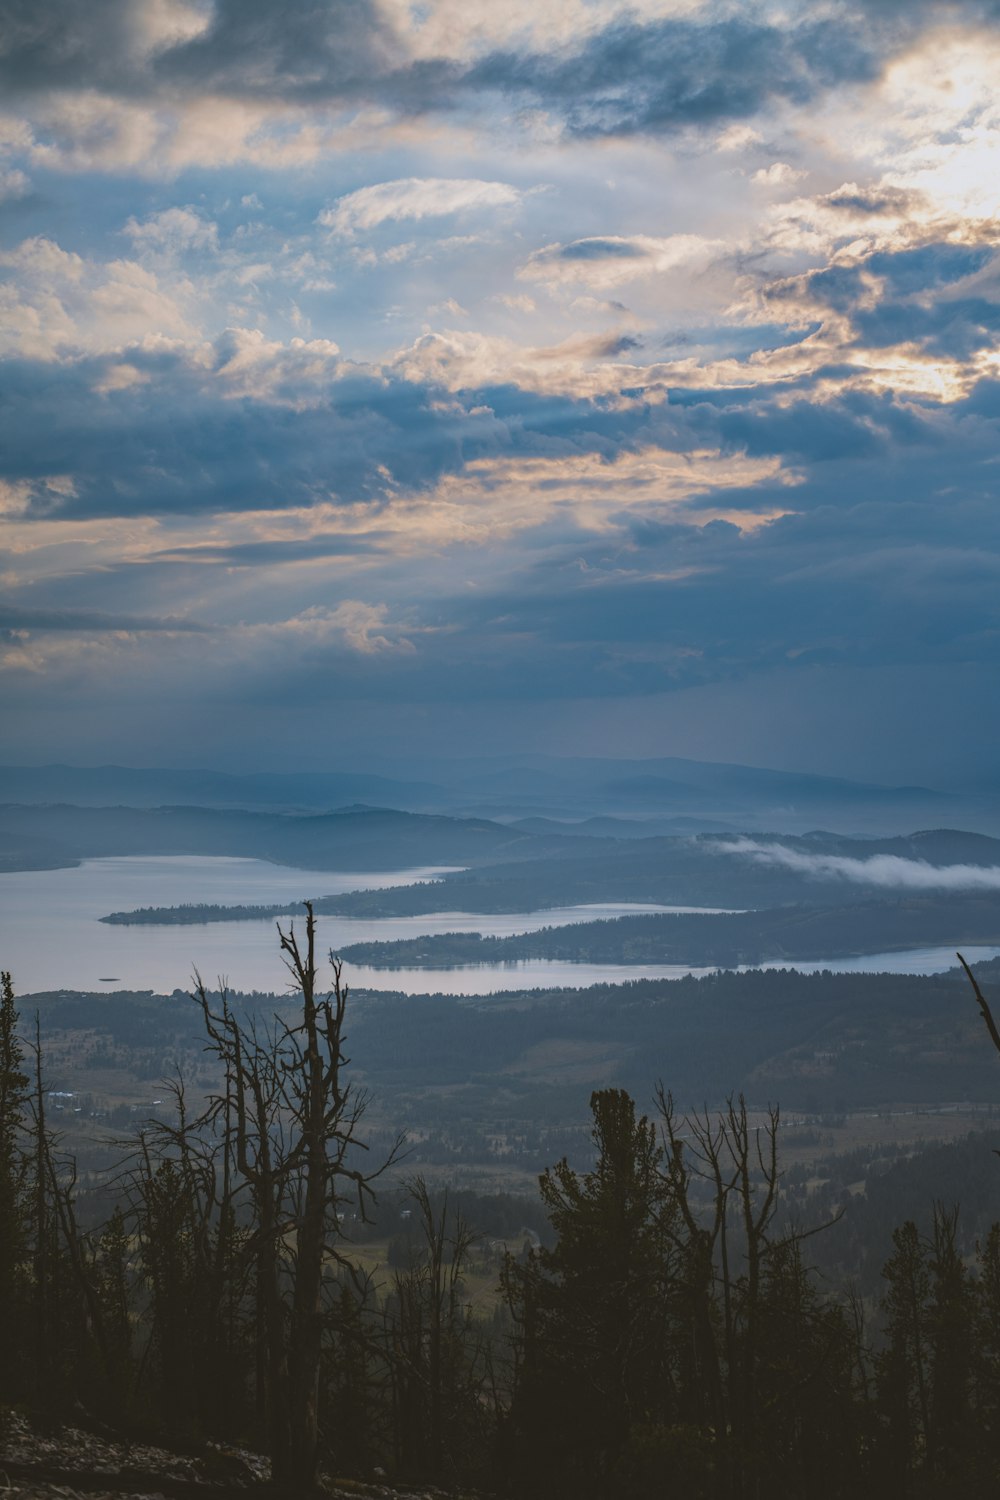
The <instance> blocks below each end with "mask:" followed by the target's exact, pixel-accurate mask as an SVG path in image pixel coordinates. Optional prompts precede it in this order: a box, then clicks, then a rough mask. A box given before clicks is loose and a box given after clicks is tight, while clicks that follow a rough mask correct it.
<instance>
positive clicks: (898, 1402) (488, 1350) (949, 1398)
mask: <svg viewBox="0 0 1000 1500" xmlns="http://www.w3.org/2000/svg"><path fill="white" fill-rule="evenodd" d="M281 944H282V948H283V951H284V954H285V958H286V961H287V962H288V965H289V968H290V970H291V972H292V974H293V976H294V978H295V980H296V983H297V986H298V990H299V996H300V1002H301V1003H300V1007H299V1009H298V1011H297V1014H296V1015H295V1017H294V1018H293V1019H291V1020H286V1019H277V1020H274V1021H273V1022H271V1023H266V1022H265V1021H264V1020H262V1019H261V1018H254V1017H252V1016H245V1015H238V1014H236V1013H235V1012H234V1011H233V1009H232V1008H231V1006H230V1004H229V1002H228V1001H227V998H226V996H225V995H224V994H223V995H222V996H221V998H220V999H219V1000H218V1002H216V1000H215V998H214V997H213V996H210V995H209V994H208V992H207V991H206V990H205V989H204V988H201V987H200V988H199V990H198V999H199V1002H200V1005H201V1011H202V1021H203V1024H204V1028H205V1037H206V1045H207V1047H208V1049H209V1050H210V1051H211V1052H212V1053H213V1054H214V1056H215V1058H216V1060H217V1062H218V1064H219V1069H220V1074H221V1076H222V1078H223V1080H224V1083H223V1086H222V1087H221V1088H220V1089H219V1091H218V1093H217V1094H216V1095H215V1096H214V1097H212V1098H210V1099H209V1100H208V1101H207V1102H203V1103H200V1104H199V1107H198V1109H197V1110H196V1111H194V1110H192V1109H191V1108H189V1106H188V1103H187V1101H186V1100H185V1098H184V1092H183V1088H182V1086H181V1085H180V1084H178V1085H177V1087H176V1089H175V1102H176V1106H177V1107H176V1111H175V1113H174V1117H173V1118H172V1119H171V1120H170V1121H169V1122H152V1123H150V1124H149V1125H148V1126H146V1127H144V1128H142V1129H141V1130H140V1131H139V1132H138V1134H137V1135H136V1137H135V1139H134V1140H133V1141H132V1143H131V1146H130V1148H129V1150H128V1152H127V1154H126V1156H125V1158H124V1159H123V1161H122V1163H121V1165H120V1167H119V1169H118V1171H117V1175H116V1177H115V1180H114V1194H115V1198H116V1202H115V1204H114V1207H113V1211H111V1212H110V1215H109V1216H106V1218H105V1221H104V1222H103V1223H102V1224H101V1225H98V1226H96V1227H89V1226H88V1227H84V1219H85V1217H86V1215H85V1214H84V1213H83V1212H82V1211H81V1210H82V1205H83V1204H84V1200H85V1197H86V1195H85V1194H84V1193H83V1192H82V1190H81V1191H78V1190H77V1184H76V1181H75V1175H74V1170H73V1166H72V1163H71V1162H68V1161H66V1160H64V1159H62V1158H61V1156H60V1153H59V1150H58V1143H57V1141H56V1139H55V1138H54V1136H53V1134H52V1132H51V1129H50V1126H49V1122H48V1120H47V1118H46V1093H45V1087H44V1076H43V1067H44V1059H43V1058H42V1057H41V1056H40V1049H38V1048H35V1049H32V1048H31V1047H30V1046H27V1045H25V1044H24V1043H22V1042H21V1041H20V1040H19V1037H18V1032H17V1020H18V1018H17V1013H16V1007H15V998H14V993H13V987H12V984H11V980H10V976H9V975H4V980H3V993H2V999H0V1328H2V1329H3V1331H4V1337H3V1340H2V1342H0V1403H7V1404H11V1403H23V1404H25V1405H26V1406H28V1407H29V1408H31V1409H33V1410H35V1411H37V1412H40V1413H44V1414H46V1415H48V1416H50V1417H52V1418H56V1419H57V1418H59V1417H60V1416H65V1415H70V1414H72V1415H73V1417H74V1419H75V1420H76V1421H79V1420H80V1416H81V1408H82V1410H83V1412H84V1413H85V1414H86V1415H88V1416H89V1417H90V1418H91V1419H92V1420H94V1421H97V1422H101V1423H103V1424H109V1425H113V1426H114V1427H115V1428H116V1429H118V1430H120V1431H122V1432H123V1433H132V1434H141V1435H143V1436H146V1437H148V1436H151V1435H155V1436H156V1437H157V1438H159V1439H160V1440H161V1441H167V1442H174V1443H179V1444H188V1445H189V1444H191V1443H197V1442H202V1441H204V1440H207V1439H209V1438H212V1439H219V1440H223V1441H227V1442H233V1443H242V1444H245V1445H248V1446H250V1447H255V1448H260V1449H263V1450H265V1451H267V1452H268V1453H269V1454H270V1457H271V1461H272V1472H273V1484H274V1487H275V1488H276V1489H278V1490H283V1491H286V1492H292V1491H294V1492H295V1493H301V1492H303V1491H304V1490H307V1489H309V1488H310V1487H312V1485H313V1484H314V1482H315V1480H316V1476H317V1473H318V1472H320V1471H327V1472H330V1473H334V1474H338V1475H343V1476H350V1475H355V1476H358V1477H365V1476H369V1475H370V1474H371V1473H372V1471H373V1470H374V1469H375V1468H376V1466H380V1467H382V1468H384V1469H385V1470H387V1471H388V1472H389V1474H390V1475H391V1476H393V1477H394V1478H397V1479H420V1480H423V1481H428V1482H430V1481H434V1482H437V1483H440V1484H446V1485H449V1484H450V1485H457V1484H463V1483H464V1484H475V1485H477V1486H479V1487H480V1488H482V1489H486V1490H493V1491H498V1492H500V1493H509V1494H515V1495H537V1496H545V1497H549V1496H551V1497H561V1496H566V1497H570V1496H572V1497H580V1500H597V1497H601V1500H614V1497H622V1500H624V1497H630V1500H644V1497H649V1500H653V1497H662V1496H664V1495H668V1494H673V1493H677V1494H682V1495H685V1496H687V1497H691V1500H716V1497H718V1500H722V1497H725V1500H735V1497H739V1500H749V1497H754V1500H756V1497H762V1496H765V1495H768V1496H777V1497H789V1500H792V1497H799V1496H805V1495H811V1496H819V1497H831V1500H833V1497H842V1496H845V1497H846V1496H857V1495H884V1496H899V1497H909V1496H912V1497H947V1496H956V1497H957V1496H960V1495H961V1496H987V1495H995V1494H996V1493H998V1492H1000V1226H994V1227H993V1229H992V1230H990V1232H989V1233H988V1234H987V1235H986V1236H985V1237H984V1239H983V1240H982V1242H981V1243H980V1244H979V1246H978V1247H977V1252H976V1254H975V1256H974V1257H963V1255H962V1254H961V1253H960V1249H959V1241H958V1210H957V1208H953V1207H951V1206H949V1205H943V1204H938V1205H937V1206H936V1207H935V1209H934V1214H933V1227H932V1231H931V1233H930V1234H929V1235H927V1236H924V1235H921V1234H920V1233H919V1232H918V1230H917V1228H916V1227H915V1225H914V1224H913V1223H909V1222H908V1223H904V1224H902V1225H901V1226H900V1227H899V1228H898V1229H897V1230H896V1231H895V1232H894V1234H893V1251H892V1254H891V1256H890V1258H889V1260H888V1261H887V1263H886V1265H885V1267H884V1271H883V1275H882V1282H881V1288H880V1292H879V1295H878V1297H876V1298H871V1299H868V1300H867V1301H863V1300H862V1299H861V1297H860V1296H859V1295H857V1294H856V1293H855V1294H852V1293H851V1291H850V1290H849V1289H847V1288H842V1287H834V1286H831V1285H829V1284H822V1283H820V1282H819V1281H818V1279H817V1278H816V1277H815V1276H814V1275H813V1274H812V1273H811V1272H810V1269H809V1248H810V1235H811V1233H812V1232H813V1231H810V1233H809V1234H807V1233H805V1232H797V1231H796V1230H795V1229H790V1228H788V1220H787V1217H786V1216H784V1215H781V1214H779V1206H780V1199H781V1192H780V1181H779V1178H780V1171H779V1164H778V1157H777V1131H778V1116H777V1112H776V1111H774V1112H771V1113H770V1114H769V1115H768V1116H767V1117H766V1118H765V1119H764V1121H763V1123H762V1124H761V1125H759V1126H757V1125H755V1124H754V1123H753V1121H752V1119H751V1117H750V1115H749V1114H748V1111H747V1108H746V1106H745V1104H744V1102H743V1100H742V1099H739V1100H732V1101H730V1103H729V1104H728V1105H727V1107H726V1108H725V1109H724V1110H723V1111H722V1112H721V1113H719V1114H717V1115H712V1114H709V1113H707V1112H706V1113H705V1114H703V1115H694V1116H690V1115H689V1116H685V1117H681V1116H679V1115H678V1113H677V1111H676V1110H675V1108H674V1105H673V1101H672V1099H671V1097H670V1095H669V1094H668V1093H666V1092H664V1091H663V1090H662V1089H661V1090H660V1091H659V1093H658V1112H657V1117H656V1118H654V1119H652V1120H651V1119H648V1118H647V1117H645V1116H638V1115H637V1111H636V1107H635V1104H634V1102H633V1100H632V1099H631V1098H630V1096H629V1095H628V1094H627V1093H626V1092H625V1091H624V1090H620V1089H610V1088H609V1089H604V1090H601V1091H599V1092H597V1093H595V1094H594V1095H593V1097H592V1100H591V1107H592V1113H593V1141H594V1150H595V1157H594V1166H593V1169H592V1170H591V1171H588V1172H577V1171H576V1170H574V1169H573V1168H572V1167H570V1165H569V1164H568V1163H567V1162H566V1161H565V1160H563V1161H561V1162H559V1163H558V1164H557V1165H556V1166H554V1167H552V1168H550V1169H549V1170H547V1171H546V1172H545V1173H544V1174H543V1175H542V1177H541V1179H540V1192H541V1198H542V1202H543V1205H544V1207H545V1209H546V1210H547V1213H548V1216H549V1220H550V1223H551V1226H552V1240H551V1243H550V1244H548V1245H541V1246H538V1247H537V1248H535V1249H534V1250H532V1249H530V1248H528V1247H525V1249H524V1250H523V1251H522V1252H521V1253H520V1254H518V1255H516V1256H508V1257H507V1258H506V1261H505V1263H504V1267H503V1270H502V1274H501V1277H500V1288H499V1295H498V1299H497V1301H496V1304H495V1311H493V1312H491V1313H488V1314H487V1315H485V1316H479V1317H477V1316H475V1315H474V1314H473V1312H472V1310H471V1309H470V1307H469V1305H468V1302H467V1298H466V1295H465V1287H464V1277H465V1275H466V1272H467V1269H468V1267H469V1264H470V1261H471V1258H472V1256H473V1254H474V1251H475V1245H476V1233H475V1229H474V1226H471V1225H470V1224H469V1223H467V1222H465V1220H464V1219H463V1217H462V1215H461V1213H459V1212H456V1211H454V1209H453V1207H451V1206H450V1205H449V1201H448V1197H447V1194H435V1193H432V1192H431V1191H430V1190H429V1189H428V1187H427V1186H426V1184H424V1183H423V1182H422V1181H420V1180H417V1181H415V1182H414V1183H412V1184H411V1187H410V1192H411V1196H412V1210H411V1212H412V1217H413V1223H414V1225H415V1226H416V1233H415V1235H414V1239H413V1246H414V1248H413V1250H412V1253H409V1254H408V1255H406V1256H402V1257H401V1256H399V1255H398V1254H397V1255H396V1256H394V1257H392V1258H391V1259H392V1260H394V1261H396V1262H398V1261H400V1260H402V1262H403V1263H402V1264H395V1265H394V1266H390V1267H389V1268H388V1269H386V1270H385V1271H384V1272H381V1273H379V1274H378V1275H369V1274H365V1273H364V1272H362V1271H361V1270H360V1269H359V1267H358V1264H357V1263H356V1260H355V1259H352V1246H351V1242H350V1237H349V1226H350V1224H351V1222H352V1215H356V1216H358V1217H359V1218H360V1219H363V1218H364V1217H365V1215H366V1214H367V1213H368V1211H369V1210H370V1208H371V1206H372V1204H373V1202H374V1193H375V1190H376V1186H377V1182H378V1179H379V1177H380V1176H382V1175H383V1174H384V1173H385V1171H386V1170H387V1169H388V1168H389V1167H391V1166H392V1165H393V1163H394V1161H395V1159H396V1155H397V1153H395V1152H394V1151H391V1150H390V1151H389V1153H388V1154H387V1156H386V1157H385V1158H384V1159H382V1160H378V1161H375V1162H370V1161H369V1160H368V1159H367V1153H366V1151H365V1148H364V1140H363V1137H362V1134H361V1124H362V1118H363V1114H364V1108H365V1098H364V1095H363V1093H361V1092H359V1091H358V1090H357V1089H356V1088H355V1087H354V1085H353V1084H352V1082H351V1080H350V1077H349V1075H348V1072H347V1068H348V1060H347V1058H346V1057H345V1054H344V1042H345V1030H344V1026H345V1018H346V991H345V990H344V988H343V987H342V985H341V981H340V970H339V965H338V964H337V963H336V962H334V965H333V988H332V991H331V993H330V994H329V995H326V994H325V993H324V992H321V991H320V988H319V984H318V975H317V968H316V963H315V931H314V923H313V914H312V911H311V910H309V912H308V917H307V923H306V931H305V938H304V942H303V943H301V944H300V942H299V939H298V938H297V936H296V934H295V933H294V931H293V930H291V929H290V930H289V931H288V932H287V933H282V934H281ZM32 1054H34V1055H32ZM998 1170H1000V1167H998Z"/></svg>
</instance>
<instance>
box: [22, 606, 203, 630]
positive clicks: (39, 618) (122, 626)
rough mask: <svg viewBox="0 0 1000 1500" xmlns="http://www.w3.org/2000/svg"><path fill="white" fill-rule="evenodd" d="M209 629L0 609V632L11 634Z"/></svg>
mask: <svg viewBox="0 0 1000 1500" xmlns="http://www.w3.org/2000/svg"><path fill="white" fill-rule="evenodd" d="M210 628H211V627H209V626H207V625H203V624H200V623H199V622H198V621H197V620H183V619H169V618H168V619H156V618H154V617H152V616H147V615H113V614H102V613H100V612H99V611H97V610H81V609H30V608H20V607H18V606H0V630H14V631H30V632H35V631H39V630H43V631H51V630H57V631H74V632H76V631H80V632H83V633H90V632H93V631H99V632H105V631H127V632H129V633H132V632H134V631H164V632H167V633H169V634H173V633H175V632H177V631H181V632H194V633H195V634H204V633H205V632H206V631H208V630H209V629H210Z"/></svg>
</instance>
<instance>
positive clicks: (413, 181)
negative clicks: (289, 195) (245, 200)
mask: <svg viewBox="0 0 1000 1500" xmlns="http://www.w3.org/2000/svg"><path fill="white" fill-rule="evenodd" d="M521 196H522V195H521V193H520V192H519V191H518V189H517V188H515V187H511V185H510V184H509V183H506V182H484V181H482V180H480V179H479V178H474V177H405V178H401V179H399V180H398V181H395V182H379V183H374V184H372V186H371V187H363V188H358V189H357V190H356V191H355V192H353V193H345V194H344V196H343V197H342V198H338V200H337V202H336V203H335V204H333V205H332V206H331V207H330V208H325V209H324V210H323V212H322V213H321V214H320V216H319V222H320V223H321V224H323V225H324V226H325V227H326V228H328V229H332V230H333V231H334V232H335V233H337V234H355V233H358V232H359V231H362V230H366V229H376V228H378V226H379V225H381V224H386V223H390V222H394V221H398V220H401V219H440V218H444V217H445V216H446V215H449V214H457V213H466V212H470V211H475V210H477V209H489V208H508V207H511V206H512V205H514V204H516V203H519V202H520V201H521Z"/></svg>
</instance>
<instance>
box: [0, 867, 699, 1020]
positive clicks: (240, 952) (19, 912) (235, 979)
mask: <svg viewBox="0 0 1000 1500" xmlns="http://www.w3.org/2000/svg"><path fill="white" fill-rule="evenodd" d="M447 868H451V867H436V868H435V867H425V868H421V869H410V870H391V871H383V872H380V873H378V874H372V873H371V872H366V873H364V874H330V873H329V872H326V871H316V870H297V869H292V868H290V867H288V866H287V865H272V864H268V863H266V862H265V861H263V860H255V859H230V858H220V857H211V856H206V855H170V856H166V855H165V856H160V857H155V858H147V857H145V856H143V857H128V858H116V859H89V860H85V861H84V862H83V863H82V864H80V865H78V866H76V867H75V868H73V869H66V870H30V871H26V872H18V873H16V874H8V873H3V874H0V967H2V968H5V969H10V970H11V972H12V973H13V975H14V984H15V988H16V989H17V991H18V992H19V993H20V994H29V993H31V992H32V991H37V990H52V989H81V990H89V989H101V988H106V989H108V990H112V989H118V988H121V989H146V990H156V991H164V992H166V993H170V992H171V991H172V990H174V989H187V988H188V987H189V985H190V982H191V974H192V971H193V969H195V968H197V969H198V971H199V972H200V973H201V975H202V977H203V978H204V979H205V981H206V982H207V983H214V982H215V980H216V979H217V977H218V976H220V975H225V976H226V978H227V979H228V981H229V983H230V985H232V987H233V988H234V989H242V990H255V989H256V990H281V989H283V988H284V986H285V983H286V981H287V977H288V976H287V972H286V970H285V968H284V966H283V964H282V962H281V958H280V956H279V953H278V944H277V940H276V936H275V929H274V922H273V921H271V920H269V919H268V920H264V921H260V922H210V923H204V924H198V925H192V926H183V927H109V926H108V925H107V924H106V923H104V922H101V921H100V920H99V918H101V917H103V916H106V915H107V914H108V912H112V911H128V910H131V909H132V908H134V907H137V906H178V905H180V904H182V903H187V902H192V903H197V902H205V903H208V904H212V905H220V906H235V905H256V904H265V903H269V902H293V901H301V900H304V899H305V898H306V897H313V896H332V895H337V894H340V893H341V892H343V891H356V890H381V889H384V888H385V887H386V886H390V885H406V884H412V883H414V882H417V881H422V880H431V879H435V878H437V877H438V876H440V875H442V874H444V873H445V871H446V869H447ZM682 910H690V908H686V907H665V906H652V905H640V904H637V903H631V904H629V903H619V904H604V905H594V906H577V907H562V908H559V909H555V910H551V911H540V912H514V913H503V914H502V915H496V916H489V915H482V914H473V915H470V914H468V913H461V912H439V913H435V914H434V915H432V916H420V917H386V918H381V919H377V920H372V919H368V920H363V921H361V920H356V919H353V918H344V917H321V918H319V920H318V929H319V938H320V941H321V943H322V948H323V951H324V952H325V951H326V950H328V949H329V948H340V947H346V945H347V944H348V943H359V942H371V941H377V940H379V939H386V940H392V939H393V938H403V937H419V936H420V935H421V934H425V933H438V932H483V933H489V934H491V935H495V936H497V937H506V936H508V935H511V936H512V935H514V934H515V933H520V932H531V931H533V930H535V929H536V928H539V927H560V926H565V925H567V924H568V923H570V922H581V921H592V920H593V919H594V918H596V917H618V916H627V915H628V914H630V913H636V912H656V911H660V912H662V911H682ZM668 967H669V966H668ZM584 970H586V971H587V973H588V974H590V973H593V975H595V976H596V977H594V978H589V977H582V975H583V971H584ZM564 971H565V973H567V974H569V975H572V976H573V977H572V979H571V980H569V981H568V982H575V983H588V984H592V983H597V982H598V978H600V976H601V975H603V974H604V973H605V972H607V973H609V974H611V973H613V974H615V975H618V976H619V977H620V975H621V973H624V974H625V977H633V978H639V977H645V974H646V971H645V970H643V972H642V975H640V973H639V971H638V970H635V971H633V970H632V969H630V968H628V969H624V968H623V966H621V965H605V966H602V965H580V964H564V963H560V964H547V963H544V962H540V963H529V964H527V965H521V966H514V965H509V966H505V967H503V968H502V969H499V968H498V969H497V970H496V971H493V970H485V969H480V968H474V969H466V970H454V969H445V970H441V971H436V970H427V969H420V970H416V971H413V972H414V975H415V977H414V979H413V982H412V983H410V982H409V981H408V979H406V978H405V976H406V974H407V973H408V971H400V972H396V971H392V972H391V974H390V973H389V972H387V971H386V970H375V969H369V968H363V967H361V966H359V965H352V966H350V968H349V970H348V972H349V975H350V982H351V983H352V984H355V985H358V986H361V985H366V986H370V987H372V988H392V989H403V988H406V989H407V990H409V991H411V992H413V991H416V992H423V991H427V990H434V989H441V990H443V991H448V992H453V991H454V992H463V991H464V992H465V993H470V994H472V993H488V992H489V991H490V990H491V989H504V988H506V989H515V988H520V987H521V986H522V985H524V984H530V985H532V986H533V985H535V984H539V985H545V984H550V985H556V984H562V983H563V982H564V979H563V973H564ZM494 972H496V973H499V975H500V981H499V982H498V981H496V980H494V982H493V983H489V984H484V983H481V982H478V981H481V980H482V979H483V978H484V975H486V977H488V975H489V974H490V973H494ZM663 972H664V970H663V968H662V967H660V968H657V967H652V968H650V969H649V974H650V975H659V974H661V973H663ZM678 972H681V973H686V972H687V970H679V971H678ZM515 973H516V974H517V975H519V976H530V977H517V978H515V977H514V976H515ZM459 974H462V975H463V976H464V979H463V983H462V984H459V983H458V982H457V977H458V975H459ZM549 974H551V975H552V977H546V976H548V975H549ZM536 976H537V977H536Z"/></svg>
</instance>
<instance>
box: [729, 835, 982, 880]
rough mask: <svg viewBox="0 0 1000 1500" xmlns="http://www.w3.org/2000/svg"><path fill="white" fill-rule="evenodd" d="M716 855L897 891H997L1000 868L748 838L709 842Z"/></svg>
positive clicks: (827, 878)
mask: <svg viewBox="0 0 1000 1500" xmlns="http://www.w3.org/2000/svg"><path fill="white" fill-rule="evenodd" d="M707 847H709V848H713V849H715V850H716V852H717V853H719V854H728V855H732V856H734V857H736V858H741V859H750V860H752V861H753V862H754V863H755V864H759V865H772V866H776V867H778V868H779V869H785V870H794V871H796V872H797V873H799V874H802V875H805V876H807V877H808V878H809V879H810V880H840V881H844V880H846V881H849V882H850V883H851V884H853V885H872V886H878V887H881V888H882V889H887V890H901V891H997V890H1000V865H932V864H930V863H929V862H928V861H927V860H923V859H905V858H903V857H902V856H900V855H898V854H872V855H870V856H869V857H868V858H867V859H853V858H850V857H848V856H846V855H840V854H810V853H808V852H806V851H805V850H802V849H790V848H788V847H787V846H786V845H783V844H761V843H757V842H756V841H755V840H753V839H734V840H733V841H732V842H729V841H724V840H720V841H719V842H717V843H713V844H709V845H708V846H707Z"/></svg>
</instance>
